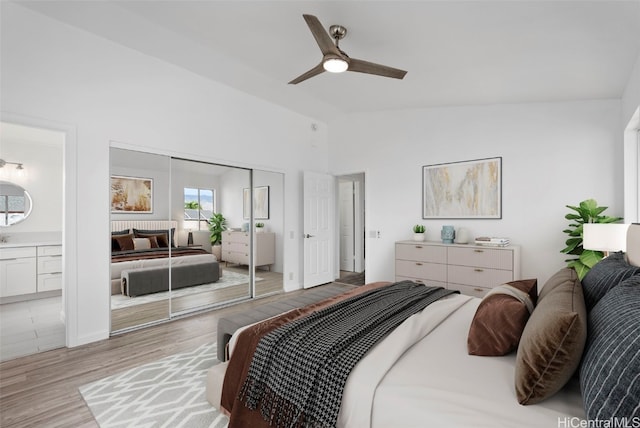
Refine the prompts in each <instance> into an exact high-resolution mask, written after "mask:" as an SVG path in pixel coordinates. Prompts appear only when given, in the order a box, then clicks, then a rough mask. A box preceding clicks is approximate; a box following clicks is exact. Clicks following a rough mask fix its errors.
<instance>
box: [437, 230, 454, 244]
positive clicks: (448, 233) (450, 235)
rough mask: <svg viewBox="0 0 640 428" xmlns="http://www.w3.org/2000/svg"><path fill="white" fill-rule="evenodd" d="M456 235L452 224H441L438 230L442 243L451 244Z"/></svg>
mask: <svg viewBox="0 0 640 428" xmlns="http://www.w3.org/2000/svg"><path fill="white" fill-rule="evenodd" d="M455 237H456V230H455V228H454V227H453V226H442V230H441V231H440V238H442V243H443V244H453V239H454V238H455Z"/></svg>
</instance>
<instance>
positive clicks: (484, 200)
mask: <svg viewBox="0 0 640 428" xmlns="http://www.w3.org/2000/svg"><path fill="white" fill-rule="evenodd" d="M422 218H424V219H435V218H443V219H444V218H466V219H499V218H502V157H495V158H486V159H476V160H470V161H463V162H452V163H443V164H437V165H426V166H423V167H422Z"/></svg>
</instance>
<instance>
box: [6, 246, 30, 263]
mask: <svg viewBox="0 0 640 428" xmlns="http://www.w3.org/2000/svg"><path fill="white" fill-rule="evenodd" d="M35 256H36V247H11V248H0V260H11V259H21V258H24V257H35Z"/></svg>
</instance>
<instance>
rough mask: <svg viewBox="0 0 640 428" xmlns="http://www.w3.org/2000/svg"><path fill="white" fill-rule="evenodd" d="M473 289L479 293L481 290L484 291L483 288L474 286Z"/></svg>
mask: <svg viewBox="0 0 640 428" xmlns="http://www.w3.org/2000/svg"><path fill="white" fill-rule="evenodd" d="M473 290H474V291H478V292H480V293H483V292H484V290H483V289H482V288H474V289H473Z"/></svg>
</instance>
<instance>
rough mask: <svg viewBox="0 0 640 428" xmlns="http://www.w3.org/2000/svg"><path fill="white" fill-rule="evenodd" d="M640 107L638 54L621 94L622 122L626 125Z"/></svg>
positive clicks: (639, 63)
mask: <svg viewBox="0 0 640 428" xmlns="http://www.w3.org/2000/svg"><path fill="white" fill-rule="evenodd" d="M639 106H640V54H639V55H638V58H637V59H636V63H635V66H634V67H633V70H632V71H631V75H630V76H629V82H627V86H626V87H625V90H624V93H623V94H622V121H623V124H624V125H626V124H627V123H629V120H631V117H632V116H633V114H634V113H635V111H636V110H637V109H638V107H639Z"/></svg>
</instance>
